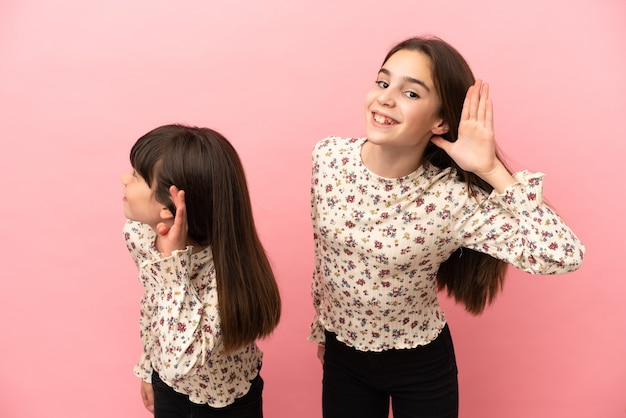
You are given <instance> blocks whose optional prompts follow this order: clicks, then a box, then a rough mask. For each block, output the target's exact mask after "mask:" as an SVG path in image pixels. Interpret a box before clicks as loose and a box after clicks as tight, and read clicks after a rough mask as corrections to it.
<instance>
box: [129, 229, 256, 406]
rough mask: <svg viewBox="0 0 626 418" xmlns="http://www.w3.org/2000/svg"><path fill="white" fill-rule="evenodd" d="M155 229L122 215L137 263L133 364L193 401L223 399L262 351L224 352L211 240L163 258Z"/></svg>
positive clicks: (239, 386)
mask: <svg viewBox="0 0 626 418" xmlns="http://www.w3.org/2000/svg"><path fill="white" fill-rule="evenodd" d="M155 238H156V233H155V232H154V230H153V229H152V228H151V227H150V226H148V225H146V224H143V223H139V222H133V221H127V222H126V224H125V226H124V239H125V241H126V246H127V247H128V250H129V251H130V254H131V256H132V258H133V260H134V261H135V263H136V264H137V267H138V268H139V281H140V282H141V284H142V285H143V287H144V294H143V296H142V298H141V316H140V329H141V331H140V334H141V341H142V343H143V354H142V356H141V359H140V360H139V363H138V364H137V365H136V366H135V368H134V372H135V374H136V375H137V376H138V377H140V378H141V379H143V380H145V381H146V382H151V374H152V371H153V370H155V371H156V372H157V373H158V374H159V377H160V378H161V380H163V381H164V382H165V383H167V384H168V385H169V386H171V387H172V388H174V390H176V391H177V392H180V393H183V394H186V395H188V396H189V399H190V400H191V401H192V402H195V403H201V404H207V403H208V404H209V405H211V406H213V407H223V406H226V405H229V404H231V403H233V402H234V401H235V399H236V398H239V397H242V396H243V395H245V394H246V393H247V392H248V390H249V389H250V385H251V384H250V381H251V380H253V379H254V378H255V377H256V376H257V374H258V372H259V370H260V368H261V360H262V353H261V351H260V349H259V348H258V346H257V345H256V344H251V345H249V346H247V347H244V348H243V349H240V350H239V351H236V352H234V353H232V354H229V355H225V354H224V352H223V345H222V334H221V329H220V320H219V308H218V299H217V288H216V281H215V268H214V265H213V257H212V254H211V250H210V248H207V249H205V250H203V251H199V252H197V253H195V254H192V248H191V247H187V249H185V250H182V251H174V252H173V253H172V255H171V256H170V257H167V258H163V257H162V255H161V254H160V253H159V252H158V251H157V250H156V248H155V246H154V242H155Z"/></svg>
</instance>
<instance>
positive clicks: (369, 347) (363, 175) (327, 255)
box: [309, 137, 585, 351]
mask: <svg viewBox="0 0 626 418" xmlns="http://www.w3.org/2000/svg"><path fill="white" fill-rule="evenodd" d="M365 140H366V139H365V138H361V139H354V138H352V139H348V138H339V137H329V138H326V139H324V140H322V141H320V142H318V143H317V145H316V146H315V149H314V151H313V170H312V184H311V200H312V202H311V205H312V220H313V233H314V243H315V269H314V273H313V282H312V296H313V304H314V307H315V310H316V316H315V318H314V321H313V325H312V328H311V333H310V335H309V340H311V341H316V342H318V343H320V344H322V343H323V342H324V330H328V331H331V332H333V333H335V334H336V336H337V338H338V339H339V340H340V341H342V342H344V343H345V344H347V345H348V346H351V347H354V348H356V349H358V350H362V351H382V350H387V349H392V348H394V349H404V348H414V347H417V346H420V345H425V344H428V343H429V342H430V341H432V340H434V339H435V338H436V337H437V336H438V335H439V332H440V331H441V330H442V329H443V327H444V326H445V316H444V313H443V311H442V309H441V308H440V306H439V301H438V299H437V289H436V276H437V271H438V269H439V265H440V264H441V263H442V262H444V261H445V260H446V259H448V257H449V256H450V255H451V254H452V253H453V252H454V251H455V250H457V249H458V248H459V247H465V248H470V249H473V250H477V251H481V252H484V253H487V254H489V255H491V256H493V257H496V258H498V259H500V260H503V261H506V262H507V263H510V264H512V265H514V266H515V267H516V268H518V269H521V270H524V271H526V272H529V273H534V274H558V273H566V272H571V271H574V270H576V269H577V268H578V267H579V266H580V265H581V263H582V259H583V255H584V251H585V248H584V246H583V245H582V244H581V242H580V241H579V240H578V238H577V237H576V236H575V235H574V233H573V232H572V231H571V230H570V229H569V228H568V227H567V226H566V225H565V224H564V223H563V221H562V220H561V218H560V217H559V216H558V215H557V214H555V213H554V212H553V211H552V209H550V208H549V207H548V206H547V205H545V204H544V203H543V198H542V178H543V174H540V173H539V174H531V173H528V172H521V173H516V174H514V178H515V179H516V183H515V184H513V185H511V186H509V187H508V188H507V189H506V190H505V191H504V193H502V194H500V193H497V192H496V191H493V192H492V193H490V194H487V193H486V192H484V191H482V190H480V189H478V188H475V189H476V190H474V191H473V192H471V193H470V192H469V191H468V188H467V185H466V184H465V182H464V181H462V180H459V179H457V178H456V176H455V173H454V172H453V171H452V169H450V168H448V169H443V170H442V169H439V168H437V167H435V166H432V165H430V164H428V163H424V164H422V166H420V167H419V168H418V169H417V170H416V171H415V172H413V173H411V174H409V175H408V176H405V177H401V178H397V179H388V178H383V177H380V176H377V175H376V174H374V173H373V172H371V171H370V170H369V169H367V168H366V167H365V166H364V165H363V163H362V161H361V156H360V152H361V146H362V144H363V143H364V142H365Z"/></svg>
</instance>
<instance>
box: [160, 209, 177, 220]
mask: <svg viewBox="0 0 626 418" xmlns="http://www.w3.org/2000/svg"><path fill="white" fill-rule="evenodd" d="M159 216H160V217H161V219H163V220H167V219H174V214H173V213H172V211H171V210H169V209H168V208H166V207H165V206H164V207H162V208H161V212H159Z"/></svg>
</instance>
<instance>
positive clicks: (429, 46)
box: [383, 37, 508, 314]
mask: <svg viewBox="0 0 626 418" xmlns="http://www.w3.org/2000/svg"><path fill="white" fill-rule="evenodd" d="M401 50H411V51H418V52H421V53H423V54H424V55H426V56H427V57H428V58H429V59H430V63H431V73H432V77H433V82H434V84H435V89H436V90H437V93H438V95H439V97H440V99H441V110H440V112H441V114H440V116H441V117H442V118H443V119H444V121H445V122H447V124H448V126H449V131H448V132H447V133H446V134H445V135H442V136H443V137H444V138H445V139H446V140H448V141H456V139H457V137H458V127H459V122H460V121H461V110H462V108H463V102H464V100H465V95H466V93H467V89H468V88H469V87H470V86H471V85H472V84H474V81H475V79H474V75H473V74H472V70H471V69H470V67H469V65H468V64H467V62H466V61H465V59H464V58H463V57H462V56H461V54H460V53H459V52H458V51H457V50H456V49H455V48H453V47H452V46H451V45H449V44H448V43H446V42H445V41H443V40H441V39H439V38H437V37H416V38H410V39H407V40H405V41H402V42H400V43H399V44H397V45H396V46H394V47H393V48H392V49H391V50H390V51H389V53H388V54H387V56H386V57H385V60H384V61H383V65H384V64H385V63H386V62H387V60H388V59H389V58H390V57H391V56H392V55H393V54H395V53H396V52H398V51H401ZM500 160H502V159H501V158H500ZM424 161H428V162H429V163H430V164H433V165H435V166H437V167H440V168H447V167H452V168H453V169H455V170H456V173H457V175H458V176H459V177H460V178H461V179H463V180H464V181H465V183H466V184H467V187H468V189H469V191H470V193H471V191H472V188H474V187H479V188H481V189H483V190H485V191H486V192H488V193H489V192H491V191H492V190H493V187H492V186H491V185H490V184H489V183H487V182H485V181H484V180H483V179H481V178H480V177H478V176H477V175H475V174H474V173H471V172H468V171H465V170H462V169H461V168H460V167H459V166H458V165H457V164H456V163H455V162H454V160H453V159H452V158H450V156H449V155H448V154H447V153H446V152H445V151H444V150H442V149H441V148H439V147H437V146H436V145H434V144H432V143H429V144H428V146H427V147H426V151H425V154H424ZM507 266H508V264H507V263H505V262H503V261H500V260H498V259H496V258H493V257H491V256H490V255H488V254H484V253H481V252H478V251H474V250H470V249H469V248H459V249H458V250H456V251H455V252H454V253H452V255H451V256H450V257H449V258H448V259H447V260H446V261H445V262H443V263H442V264H441V265H440V266H439V271H438V272H437V287H438V288H439V290H442V289H444V288H447V292H448V295H450V296H453V297H454V299H455V300H456V301H457V302H461V303H462V304H463V305H465V308H466V309H467V310H468V311H469V312H471V313H474V314H479V313H481V312H482V311H483V310H484V308H485V306H486V305H487V304H490V303H491V302H493V300H494V298H495V297H496V295H497V293H498V292H499V291H500V290H501V289H502V286H503V284H504V276H505V273H506V268H507Z"/></svg>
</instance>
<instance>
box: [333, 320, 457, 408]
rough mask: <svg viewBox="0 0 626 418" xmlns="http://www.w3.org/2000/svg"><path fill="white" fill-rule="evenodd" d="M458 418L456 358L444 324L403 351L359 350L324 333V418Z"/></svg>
mask: <svg viewBox="0 0 626 418" xmlns="http://www.w3.org/2000/svg"><path fill="white" fill-rule="evenodd" d="M390 400H391V406H392V409H393V416H394V418H427V417H428V418H457V417H458V414H459V412H458V410H459V389H458V380H457V367H456V358H455V356H454V347H453V345H452V337H451V336H450V330H449V329H448V326H447V325H446V326H445V328H444V329H443V330H442V332H441V334H439V336H438V337H437V339H435V340H434V341H432V342H431V343H429V344H427V345H425V346H420V347H417V348H414V349H408V350H387V351H382V352H373V351H369V352H365V351H358V350H356V349H354V348H351V347H348V346H347V345H345V344H343V343H341V342H339V341H337V339H336V338H335V334H333V333H330V332H326V350H325V354H324V378H323V390H322V409H323V415H324V418H352V417H354V418H387V417H388V416H389V402H390Z"/></svg>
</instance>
